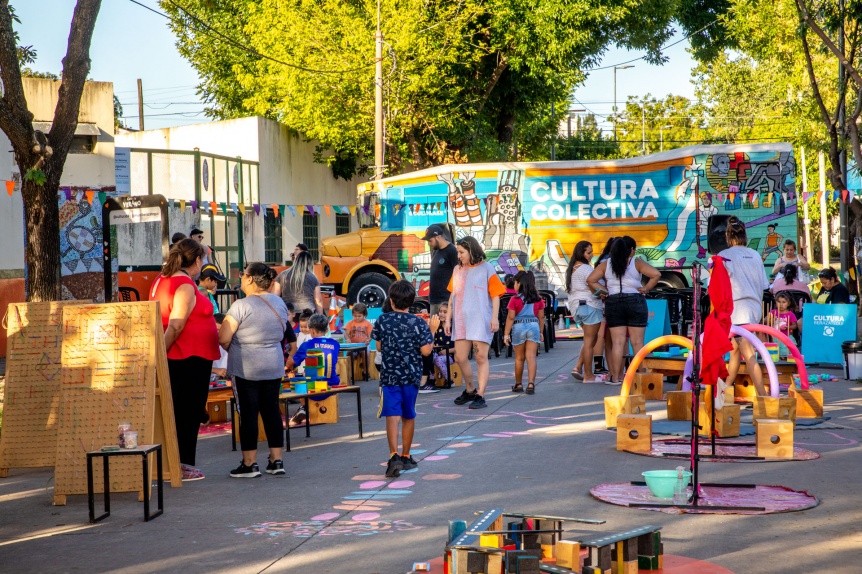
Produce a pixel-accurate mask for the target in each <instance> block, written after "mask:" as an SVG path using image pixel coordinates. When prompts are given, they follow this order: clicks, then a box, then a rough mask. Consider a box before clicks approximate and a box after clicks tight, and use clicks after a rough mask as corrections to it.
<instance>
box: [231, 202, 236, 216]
mask: <svg viewBox="0 0 862 574" xmlns="http://www.w3.org/2000/svg"><path fill="white" fill-rule="evenodd" d="M230 210H231V211H233V214H234V215H236V204H235V203H231V204H230Z"/></svg>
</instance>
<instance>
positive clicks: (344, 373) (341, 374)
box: [335, 357, 362, 385]
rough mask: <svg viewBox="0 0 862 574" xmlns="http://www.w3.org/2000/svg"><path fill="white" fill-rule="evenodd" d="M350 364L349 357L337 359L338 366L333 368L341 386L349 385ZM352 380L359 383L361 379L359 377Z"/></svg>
mask: <svg viewBox="0 0 862 574" xmlns="http://www.w3.org/2000/svg"><path fill="white" fill-rule="evenodd" d="M350 362H351V360H350V357H338V364H337V365H336V367H335V372H336V374H337V375H338V380H340V381H341V384H342V385H349V384H350V380H351V378H350ZM354 362H355V361H354ZM354 374H355V373H354ZM354 380H357V381H361V380H362V378H361V377H360V378H358V379H354Z"/></svg>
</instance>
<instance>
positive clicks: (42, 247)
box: [0, 0, 101, 301]
mask: <svg viewBox="0 0 862 574" xmlns="http://www.w3.org/2000/svg"><path fill="white" fill-rule="evenodd" d="M100 6H101V1H100V0H78V3H77V4H76V5H75V10H74V12H73V15H72V25H71V32H70V33H69V41H68V46H67V49H66V56H65V58H63V73H62V81H61V84H60V90H59V99H58V102H57V107H56V108H55V110H54V118H53V121H52V123H51V131H50V132H49V133H47V134H43V133H42V132H38V131H35V130H34V129H33V114H32V113H31V112H30V111H29V109H28V108H27V100H26V98H25V97H24V87H23V83H22V82H21V77H22V70H21V67H22V62H24V63H27V58H26V57H25V58H23V60H22V53H24V54H27V53H29V54H30V55H31V56H30V58H31V59H30V62H32V56H33V55H34V54H35V52H34V51H33V49H32V47H29V46H24V47H22V46H20V45H19V38H18V34H17V32H16V31H15V29H14V25H15V24H17V23H20V21H19V19H18V18H17V17H16V16H15V12H14V10H13V9H12V7H11V6H10V5H9V0H0V79H2V82H3V93H2V97H0V129H2V130H3V132H4V133H5V134H6V137H8V138H9V141H10V142H11V143H12V151H13V155H14V157H15V163H16V164H17V165H18V169H19V170H20V172H21V173H22V174H23V175H24V177H23V181H22V182H21V195H22V196H23V199H24V221H25V227H26V232H27V241H26V244H25V247H24V258H25V265H26V266H27V271H28V272H27V278H26V285H25V289H26V291H27V297H28V299H29V300H30V301H54V300H57V299H59V298H60V213H59V208H58V206H57V190H58V189H59V186H60V176H61V175H62V174H63V166H64V164H65V162H66V156H67V155H68V153H69V147H70V146H71V144H72V137H73V136H74V134H75V128H76V127H77V125H78V109H79V107H80V104H81V94H82V93H83V91H84V82H85V81H86V79H87V74H88V73H89V71H90V41H91V39H92V37H93V29H94V27H95V25H96V17H97V16H98V14H99V8H100Z"/></svg>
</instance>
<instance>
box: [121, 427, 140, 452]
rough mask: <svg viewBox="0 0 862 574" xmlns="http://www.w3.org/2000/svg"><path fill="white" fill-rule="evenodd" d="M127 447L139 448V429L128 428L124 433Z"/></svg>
mask: <svg viewBox="0 0 862 574" xmlns="http://www.w3.org/2000/svg"><path fill="white" fill-rule="evenodd" d="M123 438H124V442H125V448H138V431H133V430H127V431H125V432H124V433H123Z"/></svg>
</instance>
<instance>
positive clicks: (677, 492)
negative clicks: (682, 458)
mask: <svg viewBox="0 0 862 574" xmlns="http://www.w3.org/2000/svg"><path fill="white" fill-rule="evenodd" d="M682 473H683V468H682V467H681V466H678V467H676V484H675V485H674V487H673V503H674V504H688V491H687V490H686V487H685V481H684V479H683V477H682Z"/></svg>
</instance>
